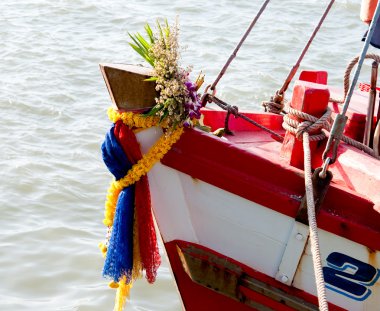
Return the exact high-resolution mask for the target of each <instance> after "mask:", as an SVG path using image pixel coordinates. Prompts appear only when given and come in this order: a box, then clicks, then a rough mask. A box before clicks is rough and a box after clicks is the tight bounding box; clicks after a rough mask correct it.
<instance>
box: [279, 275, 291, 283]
mask: <svg viewBox="0 0 380 311" xmlns="http://www.w3.org/2000/svg"><path fill="white" fill-rule="evenodd" d="M288 280H289V278H288V277H287V276H286V275H283V276H282V277H281V282H282V283H286V282H287V281H288Z"/></svg>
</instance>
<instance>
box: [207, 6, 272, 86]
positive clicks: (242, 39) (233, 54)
mask: <svg viewBox="0 0 380 311" xmlns="http://www.w3.org/2000/svg"><path fill="white" fill-rule="evenodd" d="M269 1H270V0H265V1H264V3H263V4H262V5H261V8H260V10H259V12H258V13H257V15H256V16H255V18H254V19H253V20H252V22H251V24H250V25H249V27H248V29H247V31H246V32H245V33H244V35H243V37H242V38H241V40H240V42H239V43H238V45H237V46H236V48H235V50H234V52H233V53H232V54H231V56H230V57H229V58H228V60H227V62H226V63H225V65H224V66H223V68H222V70H221V71H220V73H219V75H218V76H217V77H216V79H215V81H214V83H213V84H212V86H211V91H213V90H215V88H216V85H217V84H218V82H219V80H220V79H221V78H222V77H223V75H224V73H225V72H226V71H227V68H228V66H229V65H230V64H231V62H232V61H233V59H234V58H235V57H236V54H237V52H238V51H239V49H240V47H241V46H242V45H243V43H244V41H245V39H247V37H248V35H249V33H250V32H251V30H252V28H253V26H255V24H256V22H257V20H258V19H259V17H260V16H261V14H262V13H263V12H264V10H265V8H266V7H267V5H268V3H269Z"/></svg>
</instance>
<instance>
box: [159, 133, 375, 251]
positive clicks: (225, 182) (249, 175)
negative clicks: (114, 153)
mask: <svg viewBox="0 0 380 311" xmlns="http://www.w3.org/2000/svg"><path fill="white" fill-rule="evenodd" d="M268 136H269V135H268ZM269 137H270V136H269ZM162 163H163V164H165V165H167V166H170V167H172V168H174V169H177V170H179V171H181V172H183V173H186V174H188V175H190V176H192V177H194V178H198V179H200V180H203V181H205V182H207V183H209V184H212V185H214V186H217V187H219V188H221V189H224V190H226V191H229V192H231V193H234V194H236V195H239V196H241V197H243V198H245V199H248V200H250V201H253V202H256V203H258V204H261V205H263V206H265V207H267V208H270V209H273V210H275V211H277V212H280V213H282V214H285V215H287V216H290V217H295V216H296V213H297V210H298V207H299V204H300V198H301V197H302V196H303V195H304V191H305V190H304V179H303V174H302V171H300V170H298V169H296V168H293V167H291V166H288V165H285V164H284V163H282V162H281V161H279V160H277V161H274V160H273V158H269V157H268V156H267V153H263V152H261V153H260V148H255V149H254V150H248V149H243V148H242V147H239V146H237V145H235V144H233V143H230V142H228V141H224V140H222V139H220V138H218V137H215V136H212V135H209V134H207V133H204V132H201V131H198V130H186V131H185V133H184V134H183V135H182V137H181V139H180V140H179V141H178V142H177V143H176V144H175V145H174V146H173V147H172V149H171V150H170V151H169V152H168V153H167V154H166V155H165V157H164V158H163V160H162ZM231 208H234V207H231ZM379 223H380V214H379V213H377V212H376V211H375V210H374V209H373V202H371V201H369V200H368V199H366V198H364V197H362V196H360V195H358V194H357V193H354V192H353V191H350V190H349V189H347V188H343V187H341V186H338V185H335V184H332V185H331V186H330V188H329V191H328V193H327V194H326V197H325V200H324V203H323V205H322V207H321V212H320V214H319V216H318V226H319V227H320V228H321V229H324V230H327V231H329V232H332V233H335V234H337V235H340V236H342V237H346V238H348V239H350V240H352V241H355V242H357V243H360V244H363V245H366V246H368V247H369V248H371V249H375V250H380V239H379V238H378V237H379V236H380V226H379V225H378V224H379Z"/></svg>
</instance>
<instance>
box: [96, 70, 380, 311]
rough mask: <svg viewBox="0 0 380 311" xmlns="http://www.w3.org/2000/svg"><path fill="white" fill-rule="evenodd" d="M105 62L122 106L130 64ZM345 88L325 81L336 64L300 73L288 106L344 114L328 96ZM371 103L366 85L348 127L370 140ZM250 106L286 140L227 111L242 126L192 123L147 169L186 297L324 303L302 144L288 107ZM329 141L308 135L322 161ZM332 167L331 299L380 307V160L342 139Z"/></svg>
mask: <svg viewBox="0 0 380 311" xmlns="http://www.w3.org/2000/svg"><path fill="white" fill-rule="evenodd" d="M101 67H102V72H103V75H104V78H105V80H106V83H107V87H108V90H109V91H110V94H111V98H112V100H113V102H114V104H115V105H116V106H118V107H119V108H120V105H121V104H122V101H123V100H125V97H123V94H124V95H125V93H123V92H124V91H123V90H122V88H118V87H116V86H117V85H121V84H123V83H124V81H123V74H125V73H126V72H128V70H129V69H128V68H127V69H125V68H123V67H122V66H114V65H110V64H108V65H103V66H101ZM317 82H318V83H317ZM115 92H118V94H116V93H115ZM339 95H340V94H339V91H338V90H336V89H334V88H330V87H329V86H328V85H327V73H325V72H303V73H301V75H300V78H299V80H298V81H297V82H296V83H295V86H294V90H293V97H292V100H291V106H292V107H295V108H298V109H302V110H303V111H305V112H308V113H310V114H313V115H315V116H316V117H320V116H321V114H322V113H323V111H324V110H325V108H326V106H327V105H329V106H330V108H331V109H332V111H333V113H338V112H339V110H340V109H341V106H340V105H339V104H338V103H334V102H329V98H330V97H338V96H339ZM117 98H119V99H120V100H119V101H118V100H115V99H117ZM367 102H368V93H365V92H361V91H357V92H356V93H355V95H354V97H353V99H352V101H351V105H350V110H349V111H348V117H349V121H348V122H347V126H346V128H345V135H347V136H350V137H352V138H354V139H357V140H362V139H363V135H364V128H365V123H366V122H365V121H366V106H367ZM116 109H117V107H116ZM375 109H378V108H375ZM202 113H203V114H204V116H205V118H204V123H205V124H206V125H208V126H210V127H211V128H212V130H215V129H218V128H222V127H224V125H225V117H226V111H222V110H219V109H213V108H212V107H211V106H210V108H204V109H203V111H202ZM242 114H243V115H244V116H246V117H248V118H250V119H252V120H254V121H256V122H258V123H260V124H261V125H264V126H265V127H267V128H268V129H270V130H271V131H273V132H275V133H276V134H278V135H281V136H284V137H285V139H284V141H283V142H282V141H281V140H279V139H278V137H277V136H274V135H272V134H270V133H268V132H266V131H264V130H262V129H259V128H257V127H255V126H253V125H251V124H250V123H246V122H244V121H243V120H242V119H241V118H230V121H229V128H230V130H231V131H232V132H233V135H225V136H224V138H220V137H217V136H215V135H213V134H211V133H206V132H203V131H201V130H198V129H187V130H185V132H184V134H182V136H181V138H180V140H179V141H178V142H177V143H176V144H175V145H174V146H173V147H172V149H171V150H170V151H169V152H168V153H167V154H166V155H165V156H164V158H163V160H162V161H161V163H157V164H156V165H155V166H154V167H153V168H152V169H151V170H150V171H149V173H148V179H149V184H150V191H151V197H152V207H153V211H154V215H155V219H156V221H157V224H158V228H159V231H160V234H161V236H162V239H163V242H164V245H165V249H166V252H167V254H168V257H169V260H170V265H171V268H172V270H173V273H174V276H175V281H176V283H177V285H178V288H179V291H180V294H181V297H182V300H183V303H184V307H185V308H186V310H197V311H198V310H318V301H317V300H318V299H317V293H316V287H315V278H314V269H313V263H312V257H311V252H310V238H309V227H308V223H307V220H306V219H305V217H303V216H302V213H300V206H301V205H302V204H301V203H302V198H303V196H304V194H305V186H304V171H303V151H302V148H301V145H300V144H302V143H301V142H298V141H297V140H296V139H295V138H294V135H293V134H292V133H290V132H285V130H284V129H283V128H282V123H283V117H282V116H281V115H278V114H272V113H259V112H248V111H246V112H242ZM374 121H375V122H376V121H377V120H376V118H375V120H374ZM161 135H162V130H161V128H158V127H152V128H149V129H145V130H141V131H139V132H138V133H136V136H137V139H138V141H139V143H140V146H141V151H142V153H146V152H147V151H148V150H149V148H150V146H151V145H152V144H153V143H154V142H155V141H156V140H157V139H158V138H159V137H160V136H161ZM325 143H326V142H325V141H324V142H323V141H322V142H315V143H311V149H312V167H313V168H314V169H315V168H317V167H319V166H321V164H322V162H321V153H322V151H323V150H324V147H325ZM330 170H331V172H332V174H333V179H332V181H331V183H330V185H329V187H328V189H327V191H326V193H325V196H324V198H321V202H320V207H319V211H318V212H317V223H318V234H319V240H320V248H321V256H322V258H321V260H322V266H323V275H324V280H325V285H326V289H327V299H328V303H329V308H330V310H351V311H359V310H378V309H379V308H380V307H379V306H380V281H379V275H380V270H379V269H380V213H379V211H380V166H379V162H378V160H377V159H375V158H373V157H370V156H369V155H367V154H365V153H364V152H362V151H360V150H358V149H357V148H355V147H352V146H349V145H347V144H344V143H341V144H340V146H339V149H338V158H337V161H336V162H335V163H334V164H333V165H331V166H330Z"/></svg>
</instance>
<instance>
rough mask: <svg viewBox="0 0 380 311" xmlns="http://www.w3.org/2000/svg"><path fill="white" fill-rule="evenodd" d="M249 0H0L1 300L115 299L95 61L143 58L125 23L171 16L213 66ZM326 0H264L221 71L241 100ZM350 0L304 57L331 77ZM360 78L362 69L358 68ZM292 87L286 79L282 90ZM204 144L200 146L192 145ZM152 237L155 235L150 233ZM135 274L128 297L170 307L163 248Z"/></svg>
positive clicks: (338, 78) (253, 103)
mask: <svg viewBox="0 0 380 311" xmlns="http://www.w3.org/2000/svg"><path fill="white" fill-rule="evenodd" d="M261 3H262V1H258V0H255V1H253V0H235V1H232V0H220V1H216V0H210V1H201V0H192V1H173V0H171V1H168V0H161V1H159V0H154V1H153V0H147V1H137V0H123V1H122V0H104V1H95V0H92V1H91V0H76V1H70V0H56V1H47V0H46V1H44V0H18V1H12V0H2V1H1V2H0V42H1V43H0V47H1V48H0V64H1V67H0V120H1V122H0V147H1V149H0V172H1V173H0V213H1V214H0V250H1V253H0V310H1V311H8V310H20V311H22V310H38V311H44V310H81V311H85V310H99V311H101V310H112V307H113V300H114V295H115V291H114V290H112V289H109V288H108V286H107V283H108V281H107V280H105V279H103V278H102V276H101V271H102V265H103V258H102V256H101V254H100V252H99V250H98V247H97V244H98V242H99V241H101V240H102V239H103V238H104V237H105V234H106V229H105V228H104V226H103V224H102V219H103V209H104V199H105V192H106V189H107V187H108V185H109V182H110V180H111V176H110V174H109V173H108V172H107V169H106V168H105V166H104V164H103V163H102V159H101V153H100V150H99V148H100V145H101V143H102V140H103V137H104V135H105V133H106V131H107V129H108V128H109V127H110V122H109V121H108V119H107V116H106V109H107V107H109V106H110V98H109V95H108V92H107V90H106V87H105V85H104V82H103V79H102V77H101V75H100V72H99V68H98V64H99V63H102V62H122V63H131V64H136V63H143V61H142V60H141V59H140V58H139V56H138V55H137V54H136V53H135V52H134V51H133V50H132V49H131V48H130V47H129V46H128V41H129V39H128V35H127V32H132V33H135V32H137V31H143V26H144V24H145V23H146V22H150V23H152V24H154V23H155V20H156V19H157V18H168V20H169V22H173V21H174V19H175V18H176V16H178V18H179V22H180V40H181V46H182V47H183V49H182V52H181V54H182V62H181V63H182V65H183V66H184V67H186V66H187V65H192V66H193V76H195V75H196V74H198V73H199V72H200V71H203V72H204V73H205V74H206V84H208V83H211V82H212V81H213V79H215V77H216V75H217V74H218V72H219V70H220V69H221V68H222V66H223V65H224V63H225V61H226V60H227V58H228V57H229V55H230V54H231V53H232V51H233V49H234V47H235V45H236V44H237V42H238V41H239V40H240V37H241V36H242V34H243V33H244V31H245V29H246V28H247V27H248V25H249V24H250V22H251V20H252V18H253V17H254V16H255V14H256V12H257V11H258V9H259V7H260V5H261ZM327 4H328V1H326V0H320V1H312V0H307V1H301V0H273V1H271V2H270V4H269V5H268V7H267V9H266V11H265V12H264V13H263V15H262V17H261V18H260V20H259V21H258V23H257V25H256V26H255V28H254V29H253V31H252V33H251V35H250V36H249V38H248V39H247V41H246V43H245V44H244V45H243V47H242V48H241V50H240V51H239V53H238V56H237V57H236V59H235V60H234V62H233V63H232V64H231V66H230V68H229V69H228V71H227V73H226V75H225V76H224V77H223V78H222V80H221V81H220V82H219V84H218V87H217V94H218V96H219V97H220V98H222V99H223V100H225V101H227V102H229V103H231V104H234V105H238V106H239V107H240V108H241V110H244V109H251V110H259V109H261V104H260V103H261V101H262V100H267V99H268V98H269V97H270V96H271V95H273V94H274V92H275V91H276V90H277V89H278V88H279V87H281V85H282V83H283V81H284V79H285V77H286V76H287V74H288V72H289V70H290V69H291V67H292V66H293V65H294V63H295V62H296V60H297V57H298V55H299V54H300V52H301V50H302V48H303V46H304V45H305V43H306V42H307V40H308V37H309V35H310V34H311V32H312V30H313V29H314V27H315V25H316V24H317V22H318V20H319V18H320V16H321V15H322V13H323V11H324V9H325V8H326V6H327ZM359 9H360V0H350V1H349V0H347V1H343V0H340V1H336V3H335V5H334V6H333V8H332V10H331V13H330V14H329V16H328V17H327V19H326V22H325V24H324V25H323V27H322V29H321V30H320V32H319V33H318V35H317V37H316V38H315V40H314V42H313V44H312V46H311V47H310V50H309V52H308V54H306V56H305V59H304V61H303V63H302V66H301V70H302V69H306V70H327V71H328V72H329V83H330V84H331V85H334V86H340V85H341V84H342V77H343V73H344V69H345V66H346V64H347V63H348V62H349V61H350V60H351V59H352V58H353V57H354V56H356V55H357V54H359V52H360V50H361V46H362V43H361V42H360V39H361V36H362V34H363V33H364V32H365V30H366V25H365V24H363V23H362V22H361V21H360V20H359ZM367 80H368V77H367ZM290 96H291V89H290V90H289V92H288V93H287V97H288V98H289V97H290ZM200 152H201V151H200ZM161 249H162V247H161ZM162 255H163V257H164V261H163V264H162V266H161V268H160V270H159V271H158V279H157V281H156V283H155V284H154V285H148V284H147V282H146V281H145V280H141V281H138V282H136V284H135V286H134V288H133V290H132V300H131V302H129V303H128V310H154V311H155V310H173V311H174V310H181V303H180V300H179V298H178V296H177V292H176V287H175V286H174V283H173V279H172V275H171V272H170V268H169V265H168V263H167V260H166V259H165V255H164V253H162Z"/></svg>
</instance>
